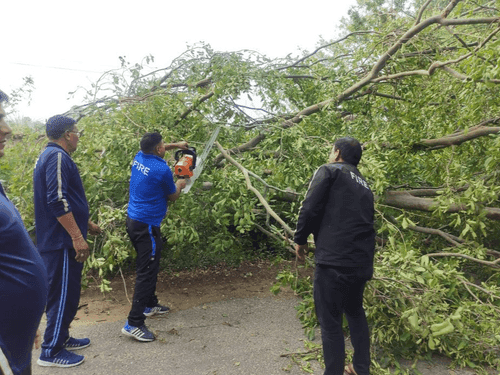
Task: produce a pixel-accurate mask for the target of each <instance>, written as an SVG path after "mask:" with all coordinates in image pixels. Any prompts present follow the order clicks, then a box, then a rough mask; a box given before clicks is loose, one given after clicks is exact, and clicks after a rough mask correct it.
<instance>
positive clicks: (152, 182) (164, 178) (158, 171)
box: [122, 133, 188, 341]
mask: <svg viewBox="0 0 500 375" xmlns="http://www.w3.org/2000/svg"><path fill="white" fill-rule="evenodd" d="M187 147H188V144H187V142H179V143H172V144H165V143H164V142H163V139H162V136H161V134H160V133H146V134H144V136H143V137H142V139H141V151H139V152H138V153H137V155H136V156H135V158H134V161H133V162H132V174H131V176H130V198H129V202H128V210H127V233H128V235H129V237H130V240H131V241H132V244H133V245H134V248H135V250H136V252H137V259H136V272H137V277H136V280H135V290H134V298H133V301H132V309H131V310H130V313H129V315H128V319H127V323H126V324H125V326H124V327H123V328H122V333H123V334H125V335H128V336H131V337H133V338H134V339H136V340H139V341H153V340H154V339H155V336H154V334H153V333H152V332H151V331H149V329H148V328H147V327H146V325H145V324H144V321H145V320H146V316H152V315H155V314H165V313H166V312H168V310H169V308H168V307H166V306H162V305H160V304H158V298H157V297H156V280H157V276H158V271H159V267H160V257H161V249H162V245H163V243H162V238H161V233H160V224H161V221H162V220H163V219H164V218H165V215H166V213H167V207H168V201H171V202H173V201H175V200H177V199H178V198H179V196H180V194H181V191H182V189H184V188H185V187H186V180H184V179H179V180H177V182H176V183H175V182H174V178H173V175H172V171H171V170H170V168H169V166H168V165H167V162H166V161H165V160H164V159H163V158H164V156H165V152H166V151H167V150H171V149H174V148H180V149H186V148H187Z"/></svg>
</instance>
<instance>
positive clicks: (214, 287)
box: [72, 261, 312, 326]
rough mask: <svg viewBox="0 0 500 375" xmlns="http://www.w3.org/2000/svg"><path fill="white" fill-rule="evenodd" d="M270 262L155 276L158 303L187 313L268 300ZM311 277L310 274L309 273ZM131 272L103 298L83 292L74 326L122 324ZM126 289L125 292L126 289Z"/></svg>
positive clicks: (287, 293) (273, 270)
mask: <svg viewBox="0 0 500 375" xmlns="http://www.w3.org/2000/svg"><path fill="white" fill-rule="evenodd" d="M283 267H284V265H283V264H282V265H280V266H276V265H272V264H271V262H269V261H253V262H250V261H247V262H244V263H242V264H241V265H240V266H239V267H238V268H232V267H226V266H224V265H218V266H213V267H211V268H209V269H205V270H195V271H180V272H173V273H167V272H161V273H160V274H159V275H158V283H157V295H158V299H159V300H160V303H161V304H163V305H166V306H169V307H170V309H171V311H172V312H174V311H179V310H187V309H189V308H192V307H195V306H200V305H203V304H204V303H210V302H217V301H221V300H227V299H233V298H249V297H268V296H270V295H271V292H270V291H269V288H270V287H271V286H272V285H273V283H274V282H275V281H276V275H277V273H278V271H279V269H282V268H283ZM309 271H310V272H311V274H312V270H309ZM134 281H135V275H134V273H133V272H131V273H127V274H124V275H123V278H122V277H121V275H118V276H116V277H115V278H114V279H112V280H111V285H110V287H111V288H112V291H111V292H109V293H105V294H103V293H102V292H101V291H100V290H99V288H98V286H97V285H96V284H91V285H90V286H89V288H87V289H85V290H83V291H82V294H81V298H80V308H79V310H78V313H77V316H76V318H75V320H74V321H73V323H72V325H73V326H78V325H91V324H97V323H100V322H115V321H119V320H123V321H125V320H126V318H127V315H128V312H129V310H130V307H131V304H130V302H129V301H131V300H132V296H133V292H134ZM125 285H126V288H125ZM280 296H281V297H282V298H287V297H289V298H291V297H293V292H292V291H291V290H283V291H282V292H281V293H280Z"/></svg>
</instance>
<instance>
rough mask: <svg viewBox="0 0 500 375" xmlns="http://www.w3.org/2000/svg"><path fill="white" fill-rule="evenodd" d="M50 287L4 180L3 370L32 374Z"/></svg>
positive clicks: (0, 244)
mask: <svg viewBox="0 0 500 375" xmlns="http://www.w3.org/2000/svg"><path fill="white" fill-rule="evenodd" d="M7 100H8V98H7V95H5V94H4V93H3V92H2V91H0V157H2V156H3V155H4V147H5V143H6V141H7V137H8V136H9V135H10V134H11V133H12V131H11V129H10V127H9V126H8V125H7V123H6V122H5V111H4V110H3V108H2V105H3V103H4V102H7ZM47 289H48V281H47V271H46V270H45V266H44V264H43V260H42V258H41V257H40V254H38V251H37V250H36V248H35V245H34V244H33V241H32V240H31V238H30V236H29V234H28V232H27V231H26V228H25V227H24V224H23V221H22V219H21V215H20V214H19V212H18V211H17V209H16V207H15V206H14V204H13V203H12V202H11V201H10V200H9V198H7V195H6V194H5V191H4V189H3V187H2V184H1V183H0V374H5V375H7V374H14V375H27V374H31V349H32V348H33V342H35V341H36V340H35V337H37V336H38V335H37V328H38V325H39V324H40V319H41V317H42V314H43V310H44V309H45V303H46V301H47ZM37 346H38V344H37Z"/></svg>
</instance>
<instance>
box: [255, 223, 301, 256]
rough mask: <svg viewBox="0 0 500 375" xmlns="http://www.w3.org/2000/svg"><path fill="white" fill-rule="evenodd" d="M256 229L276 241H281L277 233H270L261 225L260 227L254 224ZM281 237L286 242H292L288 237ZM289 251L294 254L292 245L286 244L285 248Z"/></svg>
mask: <svg viewBox="0 0 500 375" xmlns="http://www.w3.org/2000/svg"><path fill="white" fill-rule="evenodd" d="M254 225H255V226H256V227H257V229H258V230H260V231H261V232H262V233H264V234H266V235H268V236H269V237H271V238H272V239H274V240H276V241H278V242H281V238H280V237H278V236H277V235H275V234H274V233H271V232H269V231H268V230H267V229H264V228H263V227H261V226H260V225H259V224H254ZM283 239H285V240H286V241H287V242H289V243H290V244H291V245H292V244H293V241H292V240H290V239H289V238H286V237H283ZM286 249H287V250H288V251H289V252H291V253H292V254H295V249H294V248H293V247H292V246H287V248H286Z"/></svg>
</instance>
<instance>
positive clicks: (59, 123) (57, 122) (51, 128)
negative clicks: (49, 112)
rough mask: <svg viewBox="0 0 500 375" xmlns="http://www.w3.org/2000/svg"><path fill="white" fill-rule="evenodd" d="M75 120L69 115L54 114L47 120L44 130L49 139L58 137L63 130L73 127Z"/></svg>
mask: <svg viewBox="0 0 500 375" xmlns="http://www.w3.org/2000/svg"><path fill="white" fill-rule="evenodd" d="M75 124H76V121H75V120H73V119H72V118H71V117H66V116H61V115H56V116H52V117H51V118H49V119H48V120H47V124H46V125H45V132H46V134H47V137H49V138H51V139H59V138H61V137H62V135H63V134H64V132H65V131H67V130H71V129H73V126H75Z"/></svg>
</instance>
